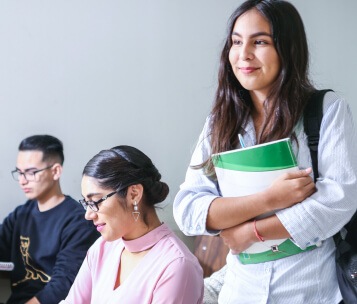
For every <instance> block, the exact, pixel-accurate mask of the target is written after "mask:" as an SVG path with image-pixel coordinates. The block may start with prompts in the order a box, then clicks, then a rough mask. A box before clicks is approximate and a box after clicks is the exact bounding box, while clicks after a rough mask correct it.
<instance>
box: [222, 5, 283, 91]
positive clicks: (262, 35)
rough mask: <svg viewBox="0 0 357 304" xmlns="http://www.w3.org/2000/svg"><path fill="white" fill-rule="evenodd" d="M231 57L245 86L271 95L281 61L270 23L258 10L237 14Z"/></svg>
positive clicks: (236, 73)
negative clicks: (238, 15)
mask: <svg viewBox="0 0 357 304" xmlns="http://www.w3.org/2000/svg"><path fill="white" fill-rule="evenodd" d="M229 61H230V64H231V66H232V69H233V72H234V75H235V76H236V78H237V79H238V81H239V82H240V84H241V85H242V86H243V87H244V88H245V89H247V90H249V91H256V93H260V94H264V95H265V96H268V94H269V93H270V89H271V87H272V84H273V83H274V81H275V80H276V79H277V77H278V75H279V73H280V69H281V64H280V60H279V55H278V53H277V51H276V49H275V46H274V41H273V37H272V32H271V28H270V24H269V23H268V21H267V20H266V19H265V18H264V17H263V16H262V15H261V14H260V13H259V12H258V11H257V10H255V9H252V10H250V11H248V12H246V13H244V14H243V15H241V16H240V17H239V18H237V20H236V22H235V24H234V27H233V31H232V47H231V49H230V51H229Z"/></svg>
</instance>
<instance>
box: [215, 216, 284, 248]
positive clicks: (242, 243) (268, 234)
mask: <svg viewBox="0 0 357 304" xmlns="http://www.w3.org/2000/svg"><path fill="white" fill-rule="evenodd" d="M256 228H257V231H258V232H259V235H260V236H262V237H263V239H264V240H269V239H282V238H289V237H290V234H289V233H288V232H287V230H286V229H285V228H284V226H283V225H282V224H281V222H280V221H279V219H278V217H277V216H276V215H272V216H270V217H267V218H264V219H261V220H259V221H257V222H256ZM220 236H221V237H222V239H223V241H224V243H225V244H226V245H227V246H228V247H229V248H230V249H231V250H232V253H233V254H237V253H240V252H242V251H244V250H245V249H247V248H248V247H249V246H251V245H252V244H253V243H256V242H259V241H260V240H259V239H258V238H257V236H256V235H255V232H254V223H253V221H247V222H245V223H242V224H240V225H237V226H235V227H232V228H228V229H225V230H223V231H222V232H221V234H220Z"/></svg>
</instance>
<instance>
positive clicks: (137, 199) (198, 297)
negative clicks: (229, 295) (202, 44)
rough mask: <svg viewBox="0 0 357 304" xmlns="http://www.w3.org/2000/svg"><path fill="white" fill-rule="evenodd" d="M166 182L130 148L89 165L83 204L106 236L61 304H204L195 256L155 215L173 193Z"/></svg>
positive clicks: (111, 152)
mask: <svg viewBox="0 0 357 304" xmlns="http://www.w3.org/2000/svg"><path fill="white" fill-rule="evenodd" d="M160 179H161V175H160V173H159V172H158V170H157V169H156V167H155V166H154V165H153V163H152V161H151V160H150V159H149V158H148V157H147V156H146V155H145V154H144V153H142V152H141V151H139V150H138V149H136V148H133V147H130V146H118V147H114V148H112V149H110V150H103V151H101V152H99V153H98V154H97V155H95V156H94V157H93V158H92V159H91V160H90V161H89V162H88V163H87V165H86V166H85V168H84V170H83V177H82V195H83V197H84V199H82V200H80V203H81V204H82V206H83V207H84V209H86V214H85V217H86V219H87V220H92V221H93V224H94V225H95V226H96V227H97V230H98V231H99V232H100V233H101V235H102V236H101V237H100V238H99V239H98V240H97V241H96V242H95V243H94V244H93V246H92V247H91V248H90V249H89V251H88V254H87V257H86V259H85V260H84V262H83V264H82V266H81V269H80V270H79V273H78V275H77V277H76V279H75V281H74V283H73V285H72V287H71V290H70V291H69V294H68V296H67V298H66V299H65V300H64V301H62V302H61V303H76V304H77V303H141V304H142V303H185V304H186V303H202V300H203V273H202V269H201V267H200V265H199V263H198V261H197V259H196V257H195V256H194V255H193V254H192V253H191V252H190V251H189V250H188V248H187V247H186V246H185V245H184V244H183V242H182V241H181V240H180V239H179V238H178V237H177V236H175V234H174V233H173V232H172V231H171V230H170V229H169V227H168V226H167V225H165V224H162V223H161V222H160V220H159V218H158V216H157V214H156V212H155V205H156V204H157V203H159V202H162V201H163V200H164V199H165V198H166V196H167V194H168V192H169V188H168V186H167V184H165V183H164V182H161V181H160ZM88 207H89V208H88Z"/></svg>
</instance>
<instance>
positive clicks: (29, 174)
mask: <svg viewBox="0 0 357 304" xmlns="http://www.w3.org/2000/svg"><path fill="white" fill-rule="evenodd" d="M53 165H54V164H53ZM53 165H51V166H48V167H46V168H43V169H39V170H31V171H25V172H22V171H20V170H19V169H15V170H13V171H11V174H12V177H13V178H14V180H16V181H19V180H20V178H21V175H22V176H23V177H24V178H25V179H26V180H27V181H28V182H32V181H36V173H39V172H41V171H44V170H47V169H50V168H52V167H53Z"/></svg>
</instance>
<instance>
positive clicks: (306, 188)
mask: <svg viewBox="0 0 357 304" xmlns="http://www.w3.org/2000/svg"><path fill="white" fill-rule="evenodd" d="M311 171H312V169H311V168H307V169H305V170H299V171H295V172H289V173H285V174H283V175H282V176H280V177H278V178H277V179H276V180H275V181H274V182H273V183H272V184H271V186H270V187H269V188H268V189H267V190H266V195H267V196H268V198H269V202H271V209H282V208H287V207H290V206H292V205H295V204H296V203H299V202H301V201H303V200H304V199H305V198H307V197H309V196H310V195H312V194H313V193H314V192H315V191H316V188H315V183H314V181H313V180H312V178H311V177H310V173H311Z"/></svg>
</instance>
